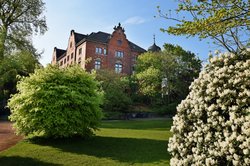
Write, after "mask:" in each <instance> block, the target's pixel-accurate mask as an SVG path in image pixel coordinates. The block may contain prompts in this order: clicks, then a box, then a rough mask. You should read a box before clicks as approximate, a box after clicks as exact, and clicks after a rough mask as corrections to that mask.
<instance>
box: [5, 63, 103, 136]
mask: <svg viewBox="0 0 250 166" xmlns="http://www.w3.org/2000/svg"><path fill="white" fill-rule="evenodd" d="M17 90H18V93H17V94H15V95H13V96H12V98H11V99H10V100H9V102H8V106H9V108H10V109H11V112H12V114H11V116H10V120H11V121H13V122H14V127H15V128H16V131H17V133H18V134H24V135H29V134H34V135H39V134H44V135H46V136H49V137H71V136H74V135H80V136H90V135H91V134H92V133H93V130H96V129H97V127H98V125H99V123H100V119H101V117H102V112H101V110H100V107H99V106H100V104H101V103H102V92H100V91H99V89H98V82H97V81H95V80H94V76H93V75H91V74H89V73H87V72H85V71H84V70H83V69H82V68H80V67H78V66H73V67H68V68H65V69H59V67H58V66H48V67H46V68H44V69H37V70H36V71H35V73H34V74H31V75H30V77H24V78H22V79H21V81H20V82H19V83H18V84H17Z"/></svg>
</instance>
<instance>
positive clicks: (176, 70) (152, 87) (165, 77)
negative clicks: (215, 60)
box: [136, 44, 201, 103]
mask: <svg viewBox="0 0 250 166" xmlns="http://www.w3.org/2000/svg"><path fill="white" fill-rule="evenodd" d="M200 68H201V61H200V60H199V59H198V58H196V56H195V54H193V53H191V52H188V51H185V50H183V49H182V48H181V47H180V46H174V45H171V44H165V45H164V51H162V52H147V53H145V54H143V55H141V56H139V58H138V61H137V67H136V78H137V80H138V83H139V91H140V92H141V93H142V94H144V95H147V96H149V97H150V98H151V100H152V101H153V100H154V99H159V98H163V99H164V100H163V101H166V102H167V103H170V102H173V101H176V100H177V101H178V100H180V99H183V98H184V97H185V96H186V95H187V94H188V86H189V85H190V84H191V82H192V81H193V79H194V78H196V77H197V76H198V73H199V72H200Z"/></svg>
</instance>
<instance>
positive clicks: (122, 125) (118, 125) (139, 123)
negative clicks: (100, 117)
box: [101, 119, 173, 131]
mask: <svg viewBox="0 0 250 166" xmlns="http://www.w3.org/2000/svg"><path fill="white" fill-rule="evenodd" d="M172 124H173V121H172V120H169V119H164V120H151V119H149V120H128V121H124V120H117V121H103V122H102V125H101V128H109V129H136V130H165V131H169V130H170V128H171V126H172Z"/></svg>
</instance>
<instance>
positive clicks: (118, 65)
mask: <svg viewBox="0 0 250 166" xmlns="http://www.w3.org/2000/svg"><path fill="white" fill-rule="evenodd" d="M115 72H116V73H121V72H122V63H121V62H116V63H115Z"/></svg>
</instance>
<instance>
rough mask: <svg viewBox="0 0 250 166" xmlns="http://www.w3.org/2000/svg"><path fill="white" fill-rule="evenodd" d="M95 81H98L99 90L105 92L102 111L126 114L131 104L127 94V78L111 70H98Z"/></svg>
mask: <svg viewBox="0 0 250 166" xmlns="http://www.w3.org/2000/svg"><path fill="white" fill-rule="evenodd" d="M96 79H97V80H98V81H100V84H101V88H102V90H103V91H104V92H105V93H104V102H103V109H104V111H106V112H123V113H124V112H127V111H128V108H129V106H130V105H131V102H132V101H131V99H130V96H129V93H128V90H129V80H128V78H127V77H126V76H123V75H121V74H117V73H115V72H114V71H111V70H98V71H97V77H96Z"/></svg>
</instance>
